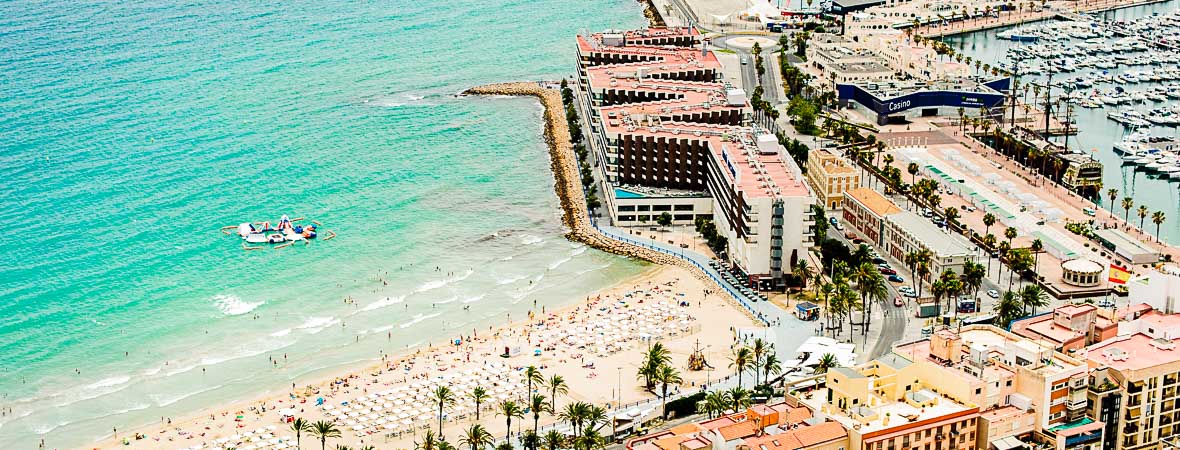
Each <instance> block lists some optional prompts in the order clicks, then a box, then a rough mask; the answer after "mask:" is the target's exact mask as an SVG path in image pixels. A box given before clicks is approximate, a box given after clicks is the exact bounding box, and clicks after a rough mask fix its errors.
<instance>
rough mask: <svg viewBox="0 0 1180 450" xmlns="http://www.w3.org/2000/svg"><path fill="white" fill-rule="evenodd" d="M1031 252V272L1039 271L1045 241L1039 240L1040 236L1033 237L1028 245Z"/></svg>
mask: <svg viewBox="0 0 1180 450" xmlns="http://www.w3.org/2000/svg"><path fill="white" fill-rule="evenodd" d="M1028 249H1029V250H1032V252H1033V273H1039V272H1038V270H1039V268H1040V266H1041V252H1043V251H1045V243H1044V242H1041V239H1040V238H1037V239H1033V241H1032V245H1030V246H1029V247H1028Z"/></svg>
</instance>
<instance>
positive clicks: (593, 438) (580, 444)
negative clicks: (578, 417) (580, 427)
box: [574, 429, 606, 450]
mask: <svg viewBox="0 0 1180 450" xmlns="http://www.w3.org/2000/svg"><path fill="white" fill-rule="evenodd" d="M605 446H606V438H605V437H603V436H602V434H601V433H599V432H598V430H596V429H595V430H586V432H585V433H582V435H581V436H578V437H577V438H575V439H574V448H575V449H577V450H598V449H601V448H604V447H605Z"/></svg>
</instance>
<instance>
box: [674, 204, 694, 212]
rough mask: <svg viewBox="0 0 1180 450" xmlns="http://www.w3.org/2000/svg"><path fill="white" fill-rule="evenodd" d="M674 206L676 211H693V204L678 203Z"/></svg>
mask: <svg viewBox="0 0 1180 450" xmlns="http://www.w3.org/2000/svg"><path fill="white" fill-rule="evenodd" d="M673 208H674V209H675V210H676V211H692V205H676V206H674V207H673Z"/></svg>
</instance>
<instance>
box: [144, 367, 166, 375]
mask: <svg viewBox="0 0 1180 450" xmlns="http://www.w3.org/2000/svg"><path fill="white" fill-rule="evenodd" d="M163 369H164V368H163V367H160V366H156V367H149V368H147V369H144V370H143V374H144V375H147V376H149V377H150V376H152V375H155V374H157V373H160V370H163Z"/></svg>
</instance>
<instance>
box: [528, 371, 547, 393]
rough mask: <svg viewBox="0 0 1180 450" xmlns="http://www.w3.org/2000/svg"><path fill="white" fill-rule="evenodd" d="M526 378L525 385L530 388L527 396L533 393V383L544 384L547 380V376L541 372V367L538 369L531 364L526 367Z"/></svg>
mask: <svg viewBox="0 0 1180 450" xmlns="http://www.w3.org/2000/svg"><path fill="white" fill-rule="evenodd" d="M524 380H525V387H526V388H527V389H528V392H527V393H526V394H525V398H529V396H531V395H533V385H534V384H536V385H537V386H540V385H542V384H543V383H544V382H545V376H544V375H542V374H541V369H538V368H537V366H531V365H530V366H528V367H526V368H525V369H524Z"/></svg>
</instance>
